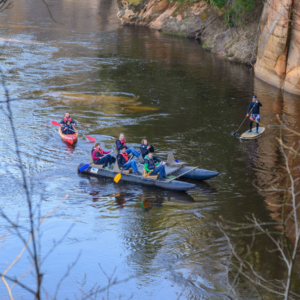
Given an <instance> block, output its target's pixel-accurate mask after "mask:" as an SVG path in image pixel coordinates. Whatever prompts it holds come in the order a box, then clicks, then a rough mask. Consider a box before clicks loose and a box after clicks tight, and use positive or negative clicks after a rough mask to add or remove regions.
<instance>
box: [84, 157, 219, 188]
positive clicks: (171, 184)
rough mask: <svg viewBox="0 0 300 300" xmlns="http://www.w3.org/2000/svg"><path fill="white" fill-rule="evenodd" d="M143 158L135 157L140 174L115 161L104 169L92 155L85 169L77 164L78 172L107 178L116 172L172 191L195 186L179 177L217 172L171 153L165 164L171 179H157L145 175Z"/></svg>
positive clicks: (200, 176) (198, 177)
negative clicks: (111, 166)
mask: <svg viewBox="0 0 300 300" xmlns="http://www.w3.org/2000/svg"><path fill="white" fill-rule="evenodd" d="M143 162H144V160H143V158H142V157H141V156H140V157H139V159H137V166H138V169H139V171H140V172H141V173H142V175H140V176H139V175H135V174H133V173H132V170H131V169H129V170H121V169H120V168H119V166H118V163H117V162H115V166H114V168H111V169H108V170H106V169H104V165H96V164H94V163H93V159H92V157H91V158H90V164H91V165H90V166H89V168H87V169H86V170H84V171H82V172H80V170H79V169H80V168H81V167H82V166H84V163H81V164H80V165H79V166H78V172H80V173H83V174H89V175H94V176H102V177H108V178H114V177H115V176H116V174H117V173H121V180H122V181H128V182H134V183H140V184H144V185H149V186H156V187H160V188H163V189H167V190H174V191H187V190H189V189H192V188H194V187H195V184H192V183H188V182H183V181H179V180H177V179H180V178H189V179H196V180H206V179H210V178H213V177H215V176H217V175H218V174H219V173H218V172H215V171H209V170H204V169H198V168H197V167H186V166H185V163H184V162H175V159H174V156H173V154H169V155H168V159H167V161H166V162H167V163H166V165H165V169H166V174H167V176H170V175H172V176H173V178H172V179H158V176H157V175H155V176H151V175H150V176H147V178H145V175H146V171H145V170H144V165H143Z"/></svg>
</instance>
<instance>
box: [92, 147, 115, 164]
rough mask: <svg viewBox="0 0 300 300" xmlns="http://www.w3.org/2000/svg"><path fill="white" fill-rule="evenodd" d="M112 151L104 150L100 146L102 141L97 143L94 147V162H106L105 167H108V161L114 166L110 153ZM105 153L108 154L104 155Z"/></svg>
mask: <svg viewBox="0 0 300 300" xmlns="http://www.w3.org/2000/svg"><path fill="white" fill-rule="evenodd" d="M111 152H112V151H103V150H102V149H101V147H100V143H96V144H95V146H94V148H93V149H92V158H93V161H94V164H96V165H102V164H104V167H105V168H107V165H108V163H109V164H110V166H111V167H113V164H112V157H111V155H109V154H108V153H111ZM105 154H108V155H106V156H104V155H105Z"/></svg>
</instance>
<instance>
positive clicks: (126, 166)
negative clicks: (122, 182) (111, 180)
mask: <svg viewBox="0 0 300 300" xmlns="http://www.w3.org/2000/svg"><path fill="white" fill-rule="evenodd" d="M129 168H130V162H128V163H126V164H125V165H123V167H122V169H123V170H128V169H129Z"/></svg>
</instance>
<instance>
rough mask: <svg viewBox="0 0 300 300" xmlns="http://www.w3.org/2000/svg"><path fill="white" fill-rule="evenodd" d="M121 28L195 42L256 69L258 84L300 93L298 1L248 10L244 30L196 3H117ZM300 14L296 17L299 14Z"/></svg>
mask: <svg viewBox="0 0 300 300" xmlns="http://www.w3.org/2000/svg"><path fill="white" fill-rule="evenodd" d="M117 2H118V7H119V12H118V17H119V18H120V20H121V22H122V23H123V24H124V25H136V26H148V27H151V28H153V29H156V30H159V31H161V32H163V33H168V34H173V35H178V36H185V37H189V38H195V39H197V40H199V41H201V43H202V47H203V48H204V49H205V50H208V51H211V52H213V53H216V54H218V55H220V56H223V57H225V58H226V59H228V60H232V61H236V62H241V63H244V64H247V65H251V66H254V64H255V63H256V64H255V75H256V76H257V77H259V78H261V79H262V80H264V81H266V82H268V83H270V84H272V85H274V86H276V87H278V88H282V89H284V90H286V91H288V92H290V93H293V94H297V95H300V46H299V45H300V33H299V32H300V31H299V29H300V17H299V16H300V3H299V0H282V1H277V0H268V1H267V2H266V3H265V5H264V7H263V5H262V4H261V5H258V6H257V7H256V8H255V9H254V10H253V11H251V12H249V13H248V14H247V16H246V17H245V19H244V20H243V25H242V26H232V27H229V26H228V25H227V24H226V22H225V18H224V15H223V14H222V12H220V11H219V10H217V9H216V8H215V7H214V6H211V5H207V3H206V2H205V1H199V2H197V3H195V4H194V5H188V4H184V3H180V2H171V1H169V2H168V1H167V0H117ZM298 12H299V13H298Z"/></svg>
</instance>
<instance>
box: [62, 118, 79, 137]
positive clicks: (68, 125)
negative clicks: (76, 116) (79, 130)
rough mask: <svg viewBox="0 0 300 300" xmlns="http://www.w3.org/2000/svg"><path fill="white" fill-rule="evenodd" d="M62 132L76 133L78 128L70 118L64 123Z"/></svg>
mask: <svg viewBox="0 0 300 300" xmlns="http://www.w3.org/2000/svg"><path fill="white" fill-rule="evenodd" d="M61 132H62V133H63V134H75V132H76V130H75V127H74V125H73V124H71V123H70V121H69V120H68V121H67V123H66V124H63V125H62V128H61Z"/></svg>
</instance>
